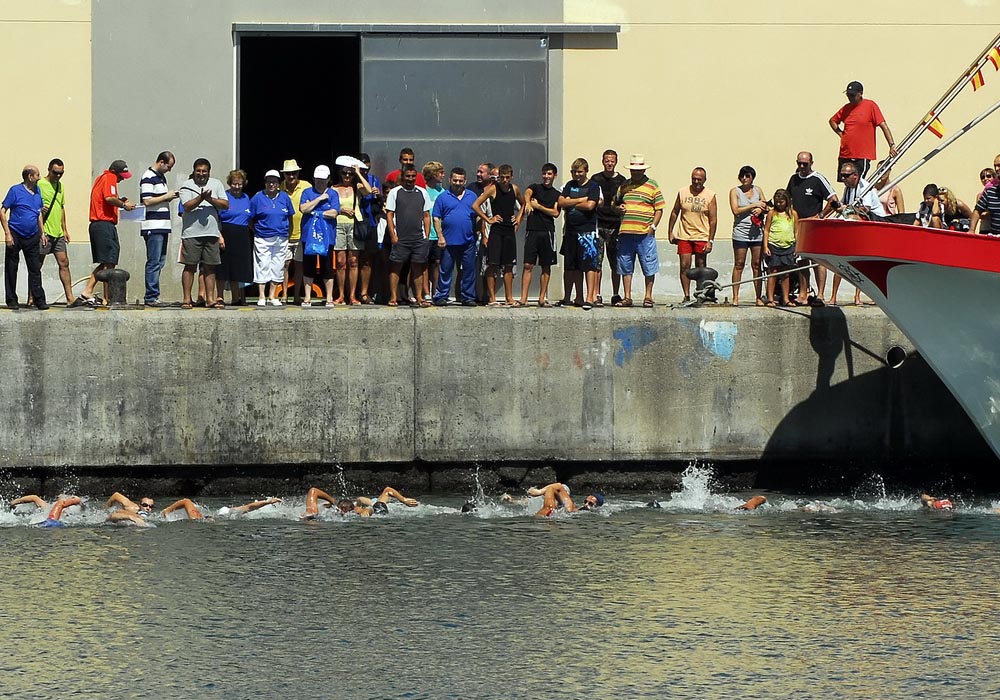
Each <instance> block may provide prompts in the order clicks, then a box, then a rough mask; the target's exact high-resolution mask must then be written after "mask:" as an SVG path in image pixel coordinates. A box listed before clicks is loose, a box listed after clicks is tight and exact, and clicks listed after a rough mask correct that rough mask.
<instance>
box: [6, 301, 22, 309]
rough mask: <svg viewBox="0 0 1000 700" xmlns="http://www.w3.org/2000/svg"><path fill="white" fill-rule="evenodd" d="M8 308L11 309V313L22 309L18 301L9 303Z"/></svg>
mask: <svg viewBox="0 0 1000 700" xmlns="http://www.w3.org/2000/svg"><path fill="white" fill-rule="evenodd" d="M7 308H8V309H10V310H11V311H17V310H18V309H20V308H21V305H20V304H18V303H17V302H16V301H13V302H11V301H8V302H7Z"/></svg>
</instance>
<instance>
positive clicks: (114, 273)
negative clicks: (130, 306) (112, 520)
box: [94, 267, 131, 306]
mask: <svg viewBox="0 0 1000 700" xmlns="http://www.w3.org/2000/svg"><path fill="white" fill-rule="evenodd" d="M94 277H95V278H96V279H97V281H98V282H107V283H108V306H125V305H126V304H127V303H128V302H126V301H125V299H126V298H127V297H126V295H127V287H128V284H127V283H128V280H129V277H131V275H129V273H128V271H127V270H123V269H121V268H120V267H116V268H113V269H111V270H101V271H100V272H98V273H96V274H95V275H94Z"/></svg>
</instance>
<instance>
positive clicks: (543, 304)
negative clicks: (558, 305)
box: [538, 301, 552, 309]
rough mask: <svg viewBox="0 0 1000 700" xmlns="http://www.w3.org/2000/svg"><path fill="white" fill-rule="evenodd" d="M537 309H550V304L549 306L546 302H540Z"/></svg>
mask: <svg viewBox="0 0 1000 700" xmlns="http://www.w3.org/2000/svg"><path fill="white" fill-rule="evenodd" d="M538 308H539V309H551V308H552V304H550V303H549V302H547V301H543V302H540V303H539V304H538Z"/></svg>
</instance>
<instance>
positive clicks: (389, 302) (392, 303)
mask: <svg viewBox="0 0 1000 700" xmlns="http://www.w3.org/2000/svg"><path fill="white" fill-rule="evenodd" d="M385 305H386V306H399V302H398V301H387V302H386V303H385ZM327 306H329V304H327ZM334 306H336V304H334Z"/></svg>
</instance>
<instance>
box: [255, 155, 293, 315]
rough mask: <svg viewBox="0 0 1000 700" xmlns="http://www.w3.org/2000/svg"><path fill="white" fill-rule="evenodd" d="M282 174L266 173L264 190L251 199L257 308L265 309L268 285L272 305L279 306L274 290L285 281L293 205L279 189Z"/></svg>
mask: <svg viewBox="0 0 1000 700" xmlns="http://www.w3.org/2000/svg"><path fill="white" fill-rule="evenodd" d="M279 182H281V174H280V173H278V171H277V170H268V171H267V173H266V174H265V175H264V189H263V191H261V192H258V193H257V194H255V195H254V196H253V198H252V199H251V200H250V230H251V231H253V253H254V256H253V281H254V282H255V283H256V284H257V288H258V298H257V306H267V296H266V294H265V292H266V287H267V285H268V283H270V285H271V304H272V305H274V306H281V299H279V298H278V297H277V296H276V295H275V290H276V289H277V288H278V285H279V284H281V283H282V282H283V281H284V278H285V256H286V255H287V253H288V233H289V231H291V228H292V217H293V216H295V206H294V205H293V204H292V200H291V198H289V196H288V195H287V194H285V193H284V192H281V191H279V190H278V183H279Z"/></svg>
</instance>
